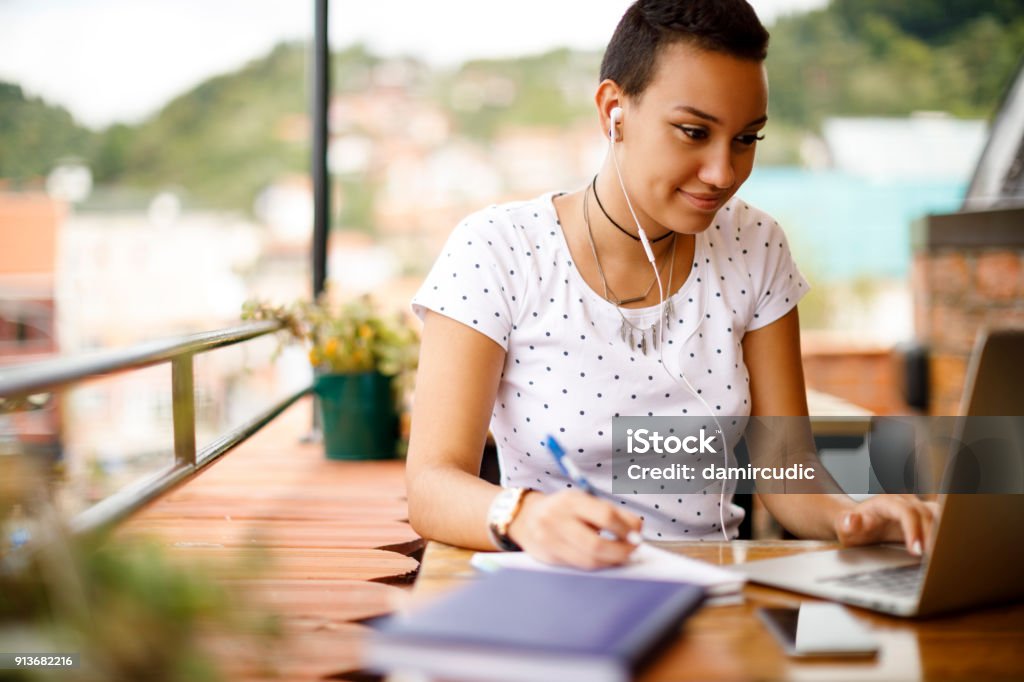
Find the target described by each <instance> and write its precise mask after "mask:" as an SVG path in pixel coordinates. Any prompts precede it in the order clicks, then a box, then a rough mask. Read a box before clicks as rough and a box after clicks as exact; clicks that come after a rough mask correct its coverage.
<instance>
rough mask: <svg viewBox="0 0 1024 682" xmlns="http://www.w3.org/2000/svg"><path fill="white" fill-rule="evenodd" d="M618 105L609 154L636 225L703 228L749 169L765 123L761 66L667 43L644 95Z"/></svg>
mask: <svg viewBox="0 0 1024 682" xmlns="http://www.w3.org/2000/svg"><path fill="white" fill-rule="evenodd" d="M621 106H622V108H623V120H622V123H621V125H620V127H619V130H620V131H621V135H622V137H621V141H619V142H616V143H615V152H616V153H617V154H618V155H619V156H618V159H619V166H620V168H621V170H622V175H623V180H624V181H625V184H626V188H627V190H628V191H629V193H630V199H631V200H632V201H633V206H634V208H635V209H636V210H637V212H638V213H641V212H642V213H643V214H645V215H641V216H640V219H641V221H642V222H644V223H645V224H648V225H650V224H652V223H655V224H657V225H659V226H662V227H665V228H669V229H672V230H674V231H676V232H681V233H685V234H695V233H698V232H701V231H703V230H705V229H707V228H708V226H709V225H710V224H711V220H712V218H713V217H714V215H715V213H716V212H717V211H718V210H719V209H720V208H721V207H722V205H723V204H725V202H726V201H727V200H728V199H729V198H730V197H731V196H732V195H733V194H735V193H736V190H738V189H739V188H740V185H742V184H743V183H744V182H745V181H746V179H747V178H748V177H749V176H750V171H751V169H752V168H753V165H754V149H755V147H756V146H757V137H758V132H759V131H760V130H761V129H762V128H763V127H764V125H765V122H766V120H767V117H766V112H767V108H768V82H767V78H766V75H765V70H764V65H763V63H761V62H755V61H750V60H744V59H737V58H736V57H732V56H729V55H726V54H722V53H718V52H708V51H705V50H701V49H698V48H695V47H693V46H690V45H687V44H684V43H675V44H671V45H668V46H666V47H664V48H663V49H662V50H661V52H660V55H659V57H658V62H657V64H656V66H655V73H654V77H653V79H652V80H651V82H650V84H649V85H648V86H647V89H646V90H644V92H643V93H642V94H641V95H640V97H639V98H631V97H625V98H624V99H623V101H622V104H621Z"/></svg>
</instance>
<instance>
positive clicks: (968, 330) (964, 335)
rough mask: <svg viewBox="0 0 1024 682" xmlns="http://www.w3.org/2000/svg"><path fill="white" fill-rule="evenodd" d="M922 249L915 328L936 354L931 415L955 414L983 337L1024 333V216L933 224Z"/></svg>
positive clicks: (926, 226)
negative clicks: (991, 330)
mask: <svg viewBox="0 0 1024 682" xmlns="http://www.w3.org/2000/svg"><path fill="white" fill-rule="evenodd" d="M915 241H916V242H917V243H916V244H915V254H914V266H913V267H914V270H913V275H912V279H913V286H914V327H915V329H916V332H917V336H918V338H919V339H920V340H922V341H923V342H925V343H926V344H927V345H928V347H929V350H930V359H929V384H930V385H929V394H930V400H929V412H930V413H931V414H956V413H957V412H958V410H959V404H960V399H961V396H962V393H963V384H964V378H965V375H966V372H967V361H968V358H969V357H970V353H971V349H972V348H973V346H974V342H975V339H976V338H977V335H978V332H979V331H980V330H981V329H982V328H984V327H1014V328H1024V208H1020V209H1002V210H995V211H976V212H968V213H958V214H954V215H947V216H929V217H928V218H927V219H925V220H924V221H922V222H921V223H920V224H919V225H918V234H917V235H916V240H915ZM1021 361H1022V362H1024V358H1022V360H1021Z"/></svg>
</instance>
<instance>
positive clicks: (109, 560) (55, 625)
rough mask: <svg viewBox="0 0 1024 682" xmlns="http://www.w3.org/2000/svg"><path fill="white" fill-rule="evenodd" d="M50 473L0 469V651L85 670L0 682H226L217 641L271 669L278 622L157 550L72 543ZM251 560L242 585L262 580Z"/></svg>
mask: <svg viewBox="0 0 1024 682" xmlns="http://www.w3.org/2000/svg"><path fill="white" fill-rule="evenodd" d="M46 478H47V472H46V465H45V464H44V463H43V462H40V461H38V459H37V458H32V457H24V456H21V455H8V456H5V457H0V651H5V652H24V653H43V652H55V653H65V654H70V653H75V654H79V655H80V665H79V667H77V668H71V669H61V668H52V669H45V668H37V669H25V670H0V680H3V681H6V680H26V681H28V680H32V681H46V682H48V681H50V680H68V681H71V682H111V681H114V682H119V681H121V680H147V681H153V682H185V681H186V680H188V681H193V680H194V681H197V682H204V681H209V682H212V681H214V680H221V679H224V676H223V675H222V673H221V670H220V666H219V665H218V664H217V662H216V661H215V659H214V650H213V649H212V648H211V647H210V646H209V645H208V644H209V639H210V638H211V636H212V637H213V638H216V637H218V636H229V637H239V636H241V640H240V641H245V642H249V643H252V646H253V650H254V651H259V652H260V653H258V654H256V655H252V656H248V657H247V661H246V662H249V660H248V659H251V663H252V665H254V666H263V665H265V656H266V652H268V651H270V648H269V646H268V645H270V644H271V643H272V642H273V641H274V640H275V638H277V637H278V636H279V635H280V623H279V621H278V618H277V617H276V616H274V615H273V614H270V613H264V612H260V611H258V610H252V609H249V610H248V611H245V610H244V609H243V611H241V612H240V611H239V610H238V608H237V607H239V606H241V605H243V601H242V600H243V596H242V594H241V592H238V591H236V589H235V588H227V587H225V584H224V583H221V582H218V581H216V580H215V579H214V577H213V576H212V574H210V573H209V572H208V571H207V569H206V567H205V566H204V565H203V564H200V563H196V562H195V561H194V559H193V560H190V561H187V562H186V561H184V560H182V559H181V558H178V559H177V560H174V559H173V558H172V555H171V554H170V553H169V552H168V551H167V550H166V549H165V548H164V547H163V546H161V545H160V544H157V543H156V542H155V541H152V540H148V539H144V538H140V537H138V536H133V537H131V538H123V537H120V536H116V537H112V536H109V535H107V534H106V533H98V532H97V533H91V534H77V535H76V534H72V533H71V532H70V530H69V526H68V524H67V523H66V522H65V521H64V520H63V518H62V517H61V516H60V513H59V512H58V511H57V509H56V508H55V507H54V506H53V505H52V504H51V502H50V498H51V497H52V491H49V492H47V491H48V488H49V487H48V486H47V484H46ZM264 569H265V557H264V556H263V555H260V554H256V555H254V558H252V559H251V560H249V561H246V562H243V563H241V564H239V565H238V566H235V567H234V569H233V570H234V575H237V576H244V577H254V576H258V575H259V573H260V572H261V571H262V570H264Z"/></svg>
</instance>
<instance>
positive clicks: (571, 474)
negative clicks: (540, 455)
mask: <svg viewBox="0 0 1024 682" xmlns="http://www.w3.org/2000/svg"><path fill="white" fill-rule="evenodd" d="M548 451H549V452H550V453H551V456H552V457H553V458H554V459H555V464H557V465H558V468H559V469H561V471H562V473H563V474H565V475H566V477H567V478H568V479H569V480H570V481H572V482H573V485H575V486H576V487H577V488H579V489H580V490H582V491H583V492H585V493H587V494H588V495H593V496H594V497H604V498H608V499H611V500H614V499H615V498H614V497H612V496H611V495H608V494H607V493H605V492H603V491H601V490H599V489H597V488H595V487H594V486H593V485H591V484H590V481H588V480H587V479H586V477H584V476H583V472H581V471H580V469H579V467H578V466H576V462H574V461H572V460H571V459H570V458H569V456H568V455H567V454H566V453H565V450H564V449H562V446H561V445H560V444H559V443H558V441H557V440H555V437H554V436H548ZM606 532H607V531H601V533H602V534H604V533H606ZM609 536H611V534H610V533H609ZM626 541H627V542H629V543H630V544H634V545H639V544H640V543H641V542H643V535H641V534H640V533H638V532H636V531H635V530H634V531H630V532H629V535H628V536H626Z"/></svg>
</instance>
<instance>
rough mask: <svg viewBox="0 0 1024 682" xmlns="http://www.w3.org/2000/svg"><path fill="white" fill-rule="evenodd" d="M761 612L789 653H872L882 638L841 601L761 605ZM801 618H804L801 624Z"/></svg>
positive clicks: (829, 654)
mask: <svg viewBox="0 0 1024 682" xmlns="http://www.w3.org/2000/svg"><path fill="white" fill-rule="evenodd" d="M757 615H758V617H759V618H760V619H761V621H762V622H763V623H764V624H765V627H767V628H768V631H769V632H771V633H772V635H773V636H774V637H775V639H776V640H777V641H778V642H779V644H781V645H782V648H783V650H784V651H785V652H786V655H787V656H792V657H795V658H809V657H832V658H836V657H846V656H854V657H870V656H875V655H876V654H877V653H878V642H877V641H876V640H875V638H874V637H873V636H872V635H871V633H870V631H869V630H868V629H867V628H865V627H864V626H863V625H861V624H860V623H859V622H858V621H857V620H856V619H855V618H854V617H853V616H851V615H850V613H849V612H848V611H847V610H846V609H845V608H843V607H842V606H840V605H839V604H830V603H820V604H819V603H812V602H808V603H806V604H802V605H801V606H800V608H774V607H773V608H767V607H766V608H759V609H758V610H757ZM801 619H803V620H804V622H803V624H802V626H801Z"/></svg>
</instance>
